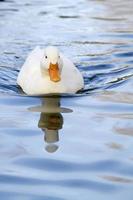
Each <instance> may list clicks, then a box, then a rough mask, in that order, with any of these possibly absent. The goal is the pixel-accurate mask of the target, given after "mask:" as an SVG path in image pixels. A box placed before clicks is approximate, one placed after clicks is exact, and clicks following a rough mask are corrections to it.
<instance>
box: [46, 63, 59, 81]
mask: <svg viewBox="0 0 133 200" xmlns="http://www.w3.org/2000/svg"><path fill="white" fill-rule="evenodd" d="M48 71H49V77H50V80H51V81H53V82H59V81H60V80H61V77H60V70H59V66H58V63H56V64H52V63H50V65H49V69H48Z"/></svg>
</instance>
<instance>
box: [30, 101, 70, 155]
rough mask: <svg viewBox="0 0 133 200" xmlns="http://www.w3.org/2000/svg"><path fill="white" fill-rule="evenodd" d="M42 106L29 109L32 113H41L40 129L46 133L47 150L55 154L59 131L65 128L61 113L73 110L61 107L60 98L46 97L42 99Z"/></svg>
mask: <svg viewBox="0 0 133 200" xmlns="http://www.w3.org/2000/svg"><path fill="white" fill-rule="evenodd" d="M41 102H42V104H41V105H40V106H36V107H32V108H29V110H30V111H34V112H41V114H40V119H39V122H38V127H39V128H41V130H42V131H43V133H44V141H45V142H46V146H45V149H46V151H47V152H49V153H53V152H55V151H57V149H58V147H59V146H58V142H59V130H61V129H62V128H63V122H64V120H63V116H62V114H61V113H70V112H72V110H71V109H68V108H62V107H60V98H59V97H46V98H43V99H41Z"/></svg>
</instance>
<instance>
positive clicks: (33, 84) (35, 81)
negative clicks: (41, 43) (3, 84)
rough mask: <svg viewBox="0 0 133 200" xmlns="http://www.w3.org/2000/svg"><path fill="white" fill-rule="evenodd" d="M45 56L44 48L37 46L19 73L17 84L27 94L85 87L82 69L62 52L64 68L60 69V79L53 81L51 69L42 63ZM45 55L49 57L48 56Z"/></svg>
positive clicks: (66, 90)
mask: <svg viewBox="0 0 133 200" xmlns="http://www.w3.org/2000/svg"><path fill="white" fill-rule="evenodd" d="M53 48H54V47H53ZM51 49H52V48H51ZM49 52H50V50H49ZM51 54H52V53H51ZM43 56H44V50H43V49H40V47H36V48H35V49H34V50H33V51H32V52H31V53H30V54H29V56H28V58H27V59H26V61H25V63H24V64H23V66H22V68H21V70H20V72H19V74H18V77H17V84H18V85H19V86H20V87H21V88H22V89H23V91H24V92H25V93H26V94H28V95H42V94H50V93H76V92H77V91H78V90H80V89H82V88H83V87H84V81H83V77H82V75H81V73H80V71H79V70H78V69H77V68H76V67H75V66H74V64H73V63H72V62H71V61H70V60H69V59H68V58H66V57H65V56H64V55H63V54H61V53H60V59H61V61H62V68H61V70H60V71H61V72H60V79H59V80H58V81H51V79H50V77H49V73H48V70H49V69H47V70H46V69H44V68H42V67H41V64H40V63H41V60H42V58H43ZM45 57H46V58H47V56H45ZM53 62H54V61H53ZM53 66H55V64H54V65H53Z"/></svg>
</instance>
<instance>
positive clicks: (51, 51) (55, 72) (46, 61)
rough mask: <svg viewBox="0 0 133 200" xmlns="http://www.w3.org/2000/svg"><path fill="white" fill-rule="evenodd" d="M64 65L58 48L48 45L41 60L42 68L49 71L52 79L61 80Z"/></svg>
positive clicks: (54, 80)
mask: <svg viewBox="0 0 133 200" xmlns="http://www.w3.org/2000/svg"><path fill="white" fill-rule="evenodd" d="M62 66H63V62H62V59H61V57H60V53H59V51H58V49H57V48H56V47H53V46H49V47H47V48H46V49H45V52H44V55H43V58H42V60H41V69H42V70H43V71H45V72H48V75H49V78H50V80H51V81H53V82H59V81H61V70H62Z"/></svg>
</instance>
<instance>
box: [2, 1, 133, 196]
mask: <svg viewBox="0 0 133 200" xmlns="http://www.w3.org/2000/svg"><path fill="white" fill-rule="evenodd" d="M132 7H133V1H132V0H127V1H124V0H117V1H115V0H110V1H107V0H101V1H100V0H95V1H91V0H88V1H87V0H77V1H70V0H68V1H66V2H64V1H63V0H58V1H55V0H52V1H48V0H45V1H43V0H39V1H36V0H32V1H31V0H30V1H28V0H24V1H17V0H7V1H1V2H0V97H1V98H0V112H1V114H0V137H1V140H0V199H2V200H15V199H17V200H18V199H19V200H21V199H22V200H29V199H30V200H41V199H43V200H44V199H46V200H66V199H77V200H80V199H81V198H82V199H84V200H88V199H102V200H104V199H108V200H109V199H111V200H112V199H117V200H118V199H123V200H124V199H128V200H131V199H132V198H133V192H132V190H133V154H132V142H133V140H132V136H133V123H132V120H133V106H132V104H133V93H132V88H133V77H132V76H133V26H132V24H133V12H132ZM37 45H40V46H41V47H44V46H47V45H55V46H58V47H59V49H60V50H61V51H62V52H64V54H65V55H67V56H69V57H70V58H71V59H72V60H73V61H74V63H75V64H76V65H77V67H78V68H79V69H80V70H81V72H82V73H83V76H84V81H85V88H84V90H82V91H80V92H79V93H78V94H76V95H73V96H70V95H66V94H65V95H62V97H28V96H27V95H24V94H23V93H22V91H21V90H20V88H19V87H18V86H17V85H16V77H17V74H18V72H19V69H20V67H21V66H22V64H23V62H24V60H25V59H26V57H27V54H28V53H29V52H30V51H31V50H32V49H33V48H34V47H35V46H37Z"/></svg>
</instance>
